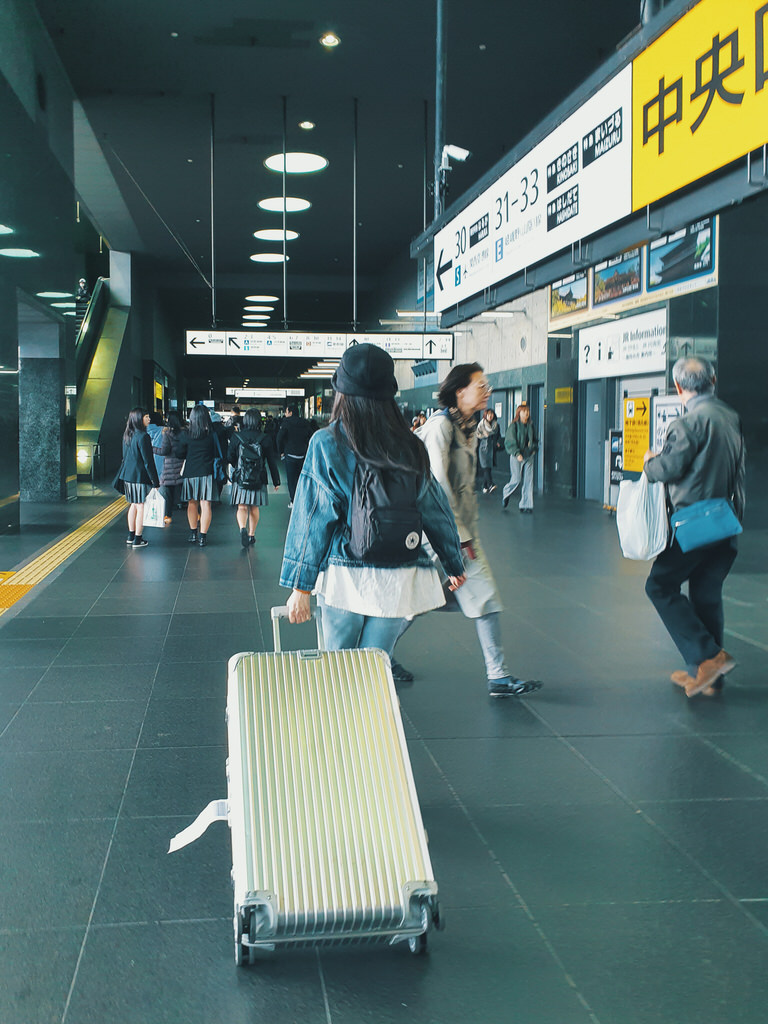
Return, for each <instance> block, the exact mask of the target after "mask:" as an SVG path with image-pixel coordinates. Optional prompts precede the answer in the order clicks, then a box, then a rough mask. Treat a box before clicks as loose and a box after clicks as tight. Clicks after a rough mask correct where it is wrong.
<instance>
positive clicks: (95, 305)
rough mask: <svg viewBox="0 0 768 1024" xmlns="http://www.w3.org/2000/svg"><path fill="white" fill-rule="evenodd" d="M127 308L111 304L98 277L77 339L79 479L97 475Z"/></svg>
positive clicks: (103, 280)
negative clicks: (104, 426)
mask: <svg viewBox="0 0 768 1024" xmlns="http://www.w3.org/2000/svg"><path fill="white" fill-rule="evenodd" d="M129 313H130V307H129V306H121V305H117V304H116V303H114V302H113V300H112V297H111V294H110V289H109V281H108V280H107V279H106V278H102V277H100V278H99V279H98V281H97V282H96V287H95V288H94V290H93V295H92V296H91V300H90V302H89V303H88V309H87V310H86V313H85V317H84V319H83V322H82V325H81V327H80V330H79V332H78V335H77V341H76V346H75V370H76V379H77V395H78V400H77V452H78V475H79V476H90V477H92V478H93V477H94V476H97V475H100V473H99V472H98V471H97V467H96V462H97V460H99V453H100V448H101V432H102V427H103V424H104V417H105V413H106V410H107V405H108V402H109V395H110V392H111V390H112V383H113V381H114V379H115V370H116V368H117V362H118V359H119V357H120V351H121V349H122V345H123V340H124V338H125V333H126V326H127V324H128V316H129Z"/></svg>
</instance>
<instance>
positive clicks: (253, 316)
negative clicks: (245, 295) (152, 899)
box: [243, 313, 270, 320]
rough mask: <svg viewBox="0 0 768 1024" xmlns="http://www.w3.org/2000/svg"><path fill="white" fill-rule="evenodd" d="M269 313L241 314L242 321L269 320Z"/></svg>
mask: <svg viewBox="0 0 768 1024" xmlns="http://www.w3.org/2000/svg"><path fill="white" fill-rule="evenodd" d="M269 317H270V314H269V313H243V320H269Z"/></svg>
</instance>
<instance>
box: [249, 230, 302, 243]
mask: <svg viewBox="0 0 768 1024" xmlns="http://www.w3.org/2000/svg"><path fill="white" fill-rule="evenodd" d="M253 237H254V238H258V239H259V240H260V241H262V242H282V240H283V229H282V228H261V229H260V230H259V231H254V232H253ZM298 237H299V232H298V231H291V230H289V229H288V228H286V229H285V240H286V242H292V241H293V239H294V238H298Z"/></svg>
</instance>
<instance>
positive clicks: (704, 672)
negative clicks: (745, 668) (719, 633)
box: [685, 651, 736, 697]
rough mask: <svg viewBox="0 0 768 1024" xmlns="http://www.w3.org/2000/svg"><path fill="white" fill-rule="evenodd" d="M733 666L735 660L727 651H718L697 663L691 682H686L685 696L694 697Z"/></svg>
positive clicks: (708, 687) (734, 666)
mask: <svg viewBox="0 0 768 1024" xmlns="http://www.w3.org/2000/svg"><path fill="white" fill-rule="evenodd" d="M734 668H736V661H735V659H734V658H732V657H731V656H730V654H728V652H727V651H720V652H719V653H718V654H716V655H715V656H714V658H707V660H706V661H702V663H701V664H700V665H699V670H698V672H697V673H696V678H695V679H694V680H693V683H692V684H691V683H686V686H685V693H686V696H687V697H695V696H696V694H697V693H702V692H703V691H704V690H708V689H710V687H711V686H712V684H713V683H714V682H715V681H716V680H717V679H718V678H719V677H720V676H724V675H726V674H727V673H728V672H730V671H731V670H732V669H734Z"/></svg>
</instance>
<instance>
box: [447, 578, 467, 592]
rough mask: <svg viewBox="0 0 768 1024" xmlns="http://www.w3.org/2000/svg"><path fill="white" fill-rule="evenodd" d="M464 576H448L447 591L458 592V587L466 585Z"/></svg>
mask: <svg viewBox="0 0 768 1024" xmlns="http://www.w3.org/2000/svg"><path fill="white" fill-rule="evenodd" d="M466 580H467V577H466V576H449V577H448V589H449V590H458V589H459V587H460V586H462V585H463V584H464V583H466Z"/></svg>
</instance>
